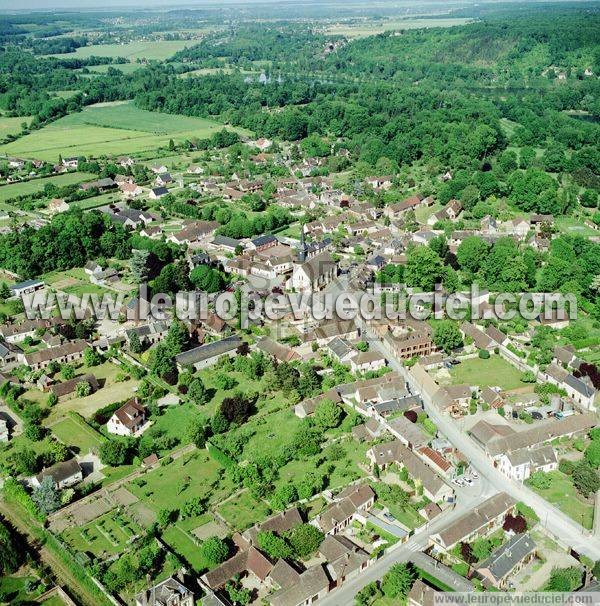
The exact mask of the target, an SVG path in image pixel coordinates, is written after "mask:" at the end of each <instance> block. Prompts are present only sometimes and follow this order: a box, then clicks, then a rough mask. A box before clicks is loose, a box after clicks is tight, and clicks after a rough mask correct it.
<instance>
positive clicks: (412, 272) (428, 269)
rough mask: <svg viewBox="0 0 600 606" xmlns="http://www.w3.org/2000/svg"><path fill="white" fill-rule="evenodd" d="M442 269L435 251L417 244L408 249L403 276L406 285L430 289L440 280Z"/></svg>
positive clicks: (442, 273) (440, 261)
mask: <svg viewBox="0 0 600 606" xmlns="http://www.w3.org/2000/svg"><path fill="white" fill-rule="evenodd" d="M443 269H444V268H443V264H442V260H441V259H440V257H439V256H438V255H437V253H435V252H434V251H433V250H431V249H430V248H428V247H427V246H417V247H415V248H412V249H409V251H408V254H407V261H406V267H405V269H404V278H405V280H406V284H407V285H408V286H414V287H417V288H421V289H422V290H424V291H432V290H433V289H434V287H435V285H436V284H439V283H441V282H442V276H443V275H444V271H443Z"/></svg>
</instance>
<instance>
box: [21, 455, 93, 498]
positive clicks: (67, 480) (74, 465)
mask: <svg viewBox="0 0 600 606" xmlns="http://www.w3.org/2000/svg"><path fill="white" fill-rule="evenodd" d="M47 477H50V478H52V480H53V481H54V486H55V488H57V489H58V490H62V489H63V488H69V487H71V486H74V485H75V484H77V483H79V482H81V480H82V479H83V473H82V471H81V467H80V466H79V463H78V462H77V460H76V459H74V458H73V459H69V460H68V461H63V462H62V463H55V464H54V465H52V466H51V467H48V468H47V469H43V470H42V471H40V473H38V474H37V475H36V476H34V477H33V478H32V479H31V485H32V486H34V487H37V486H40V485H41V483H42V481H43V480H44V478H47Z"/></svg>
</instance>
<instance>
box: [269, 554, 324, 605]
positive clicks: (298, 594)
mask: <svg viewBox="0 0 600 606" xmlns="http://www.w3.org/2000/svg"><path fill="white" fill-rule="evenodd" d="M279 578H281V577H279ZM292 578H293V575H289V576H288V579H290V580H289V581H288V582H287V583H286V582H285V581H283V582H284V583H285V584H286V585H287V586H283V587H281V588H280V589H279V590H278V591H276V592H274V593H272V594H270V595H269V596H267V598H266V599H267V600H268V602H269V604H270V605H271V606H307V605H308V604H313V603H314V602H316V601H317V600H320V599H321V598H323V597H325V595H327V593H329V588H330V585H331V581H330V580H329V577H328V576H327V573H326V572H325V568H324V566H323V564H316V565H315V566H311V567H310V568H307V569H306V570H305V571H304V572H303V573H301V574H299V576H298V579H297V581H296V580H295V579H293V580H292Z"/></svg>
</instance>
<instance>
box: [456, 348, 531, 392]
mask: <svg viewBox="0 0 600 606" xmlns="http://www.w3.org/2000/svg"><path fill="white" fill-rule="evenodd" d="M450 374H451V376H452V383H453V384H454V385H458V384H463V383H466V384H467V385H490V386H496V385H497V386H498V387H501V388H502V389H504V390H509V389H517V388H518V387H523V386H524V385H525V384H524V383H521V373H520V372H519V371H518V370H517V369H516V368H515V367H514V366H511V365H510V364H509V363H508V362H507V361H506V360H504V358H501V357H500V356H497V355H493V356H492V357H491V358H489V359H488V360H482V359H481V358H470V359H468V360H463V361H462V362H461V363H460V364H458V365H457V366H454V367H453V368H452V370H451V372H450Z"/></svg>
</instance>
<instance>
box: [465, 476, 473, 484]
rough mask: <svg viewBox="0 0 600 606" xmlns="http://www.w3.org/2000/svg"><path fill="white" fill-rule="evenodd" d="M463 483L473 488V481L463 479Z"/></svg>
mask: <svg viewBox="0 0 600 606" xmlns="http://www.w3.org/2000/svg"><path fill="white" fill-rule="evenodd" d="M463 482H464V483H466V484H468V485H469V486H473V480H471V478H465V479H464V480H463Z"/></svg>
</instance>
